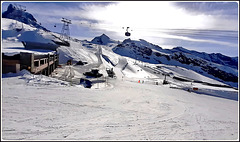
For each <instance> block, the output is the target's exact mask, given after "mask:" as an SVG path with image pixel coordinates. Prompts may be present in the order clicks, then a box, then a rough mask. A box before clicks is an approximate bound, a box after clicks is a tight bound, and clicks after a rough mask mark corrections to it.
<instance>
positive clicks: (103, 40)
mask: <svg viewBox="0 0 240 142" xmlns="http://www.w3.org/2000/svg"><path fill="white" fill-rule="evenodd" d="M91 43H94V44H100V45H108V46H110V47H111V46H113V45H114V44H116V43H117V42H116V41H114V40H112V39H110V38H109V37H108V36H107V35H105V34H102V35H101V36H98V37H95V38H94V39H92V41H91Z"/></svg>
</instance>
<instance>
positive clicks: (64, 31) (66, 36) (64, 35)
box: [60, 18, 72, 41]
mask: <svg viewBox="0 0 240 142" xmlns="http://www.w3.org/2000/svg"><path fill="white" fill-rule="evenodd" d="M61 21H62V22H63V27H62V32H61V37H60V38H61V39H62V40H64V39H66V40H67V41H68V40H70V31H69V24H72V23H71V20H68V19H66V18H62V20H61Z"/></svg>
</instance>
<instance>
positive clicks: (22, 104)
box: [2, 71, 239, 140]
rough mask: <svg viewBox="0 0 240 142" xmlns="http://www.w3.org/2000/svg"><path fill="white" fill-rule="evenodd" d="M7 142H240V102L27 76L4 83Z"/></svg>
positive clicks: (131, 84) (157, 88) (126, 84)
mask: <svg viewBox="0 0 240 142" xmlns="http://www.w3.org/2000/svg"><path fill="white" fill-rule="evenodd" d="M2 88H3V89H2V139H3V140H237V139H238V133H239V131H238V101H234V100H230V99H224V98H219V97H213V96H209V95H201V94H196V93H193V92H192V93H190V92H187V91H184V90H179V89H171V88H169V87H168V86H163V85H153V84H145V83H138V82H137V81H128V80H127V79H126V80H125V79H123V80H115V79H109V80H108V83H107V85H105V86H104V87H101V88H99V89H87V88H83V87H82V86H79V85H76V86H70V85H69V83H67V82H64V81H60V80H56V79H54V78H51V77H46V76H41V75H31V74H29V73H28V72H26V71H21V72H20V73H19V74H5V75H4V76H3V78H2Z"/></svg>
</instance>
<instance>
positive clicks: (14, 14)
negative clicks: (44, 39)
mask: <svg viewBox="0 0 240 142" xmlns="http://www.w3.org/2000/svg"><path fill="white" fill-rule="evenodd" d="M2 18H8V19H14V20H17V21H19V22H22V23H25V24H27V25H31V26H33V27H35V28H38V29H42V30H44V31H49V30H47V29H46V28H44V27H42V26H41V25H40V24H38V23H37V20H36V19H35V18H34V17H33V15H32V14H30V13H28V12H26V10H25V9H23V8H22V9H20V8H18V7H17V6H14V5H13V4H9V6H8V9H7V11H5V12H3V13H2Z"/></svg>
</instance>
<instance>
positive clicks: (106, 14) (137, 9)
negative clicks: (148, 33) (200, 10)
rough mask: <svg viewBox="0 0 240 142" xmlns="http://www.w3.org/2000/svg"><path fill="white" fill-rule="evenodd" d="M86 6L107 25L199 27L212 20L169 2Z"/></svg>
mask: <svg viewBox="0 0 240 142" xmlns="http://www.w3.org/2000/svg"><path fill="white" fill-rule="evenodd" d="M87 8H88V12H87V13H85V14H84V15H86V17H88V18H92V19H95V20H98V21H99V22H102V23H104V24H106V25H109V27H126V26H129V27H133V28H135V29H136V28H162V29H172V28H174V29H183V28H187V29H195V28H198V29H203V28H207V26H208V25H211V23H212V22H213V21H212V20H211V19H212V18H211V17H209V16H206V15H191V14H189V13H187V11H185V10H184V9H180V8H177V7H174V6H173V5H172V4H171V3H169V2H146V1H144V2H141V1H139V2H120V3H113V4H110V5H106V6H105V7H102V6H97V5H91V6H89V7H87ZM206 19H207V20H206Z"/></svg>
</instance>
